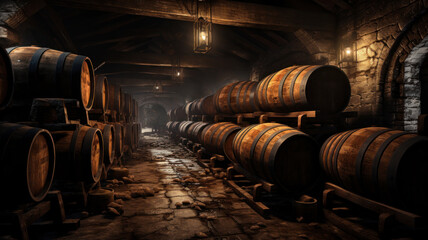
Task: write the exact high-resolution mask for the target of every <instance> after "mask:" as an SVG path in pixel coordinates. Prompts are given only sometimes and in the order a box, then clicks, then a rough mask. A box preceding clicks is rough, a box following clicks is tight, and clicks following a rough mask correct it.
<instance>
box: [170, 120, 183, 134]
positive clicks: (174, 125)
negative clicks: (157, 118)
mask: <svg viewBox="0 0 428 240" xmlns="http://www.w3.org/2000/svg"><path fill="white" fill-rule="evenodd" d="M180 123H181V122H178V121H175V122H172V124H171V127H170V130H169V131H170V132H171V134H172V135H178V134H179V128H180Z"/></svg>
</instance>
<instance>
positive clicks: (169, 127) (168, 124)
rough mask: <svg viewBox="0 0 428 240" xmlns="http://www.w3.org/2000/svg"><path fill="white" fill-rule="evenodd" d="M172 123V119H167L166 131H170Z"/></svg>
mask: <svg viewBox="0 0 428 240" xmlns="http://www.w3.org/2000/svg"><path fill="white" fill-rule="evenodd" d="M172 123H174V122H173V121H169V122H167V123H166V124H165V126H166V130H168V132H171V126H172Z"/></svg>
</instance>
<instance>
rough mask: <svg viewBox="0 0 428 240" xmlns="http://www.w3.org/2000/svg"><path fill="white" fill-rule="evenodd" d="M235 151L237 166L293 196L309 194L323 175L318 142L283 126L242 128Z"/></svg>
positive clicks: (263, 125)
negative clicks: (321, 174) (308, 190)
mask: <svg viewBox="0 0 428 240" xmlns="http://www.w3.org/2000/svg"><path fill="white" fill-rule="evenodd" d="M232 148H233V154H234V156H235V162H236V163H237V164H239V165H240V166H242V167H243V168H244V169H246V170H247V171H248V172H250V173H251V174H253V175H255V176H258V177H260V178H262V179H265V180H267V181H269V182H272V183H276V184H278V185H279V186H280V187H281V188H282V189H283V190H285V191H286V192H288V193H291V194H293V193H296V194H297V193H301V192H303V191H305V190H307V189H308V188H310V187H311V186H312V185H313V184H314V183H315V182H316V180H317V179H318V177H319V175H320V168H319V164H318V163H317V156H318V149H319V148H318V146H317V143H316V142H315V140H314V139H313V138H311V137H310V136H309V135H307V134H305V133H303V132H300V131H298V130H296V129H294V128H291V127H289V126H286V125H283V124H279V123H264V124H255V125H251V126H248V127H246V128H243V129H242V130H241V131H239V132H238V133H237V134H236V136H235V138H234V139H233V144H232Z"/></svg>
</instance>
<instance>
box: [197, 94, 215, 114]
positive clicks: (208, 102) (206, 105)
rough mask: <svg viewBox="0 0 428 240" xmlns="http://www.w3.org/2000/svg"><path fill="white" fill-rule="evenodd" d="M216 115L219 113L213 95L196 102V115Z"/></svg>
mask: <svg viewBox="0 0 428 240" xmlns="http://www.w3.org/2000/svg"><path fill="white" fill-rule="evenodd" d="M216 113H217V110H216V108H215V104H214V96H213V95H210V96H206V97H203V98H200V99H198V100H197V101H196V105H195V114H196V115H209V116H212V115H215V114H216Z"/></svg>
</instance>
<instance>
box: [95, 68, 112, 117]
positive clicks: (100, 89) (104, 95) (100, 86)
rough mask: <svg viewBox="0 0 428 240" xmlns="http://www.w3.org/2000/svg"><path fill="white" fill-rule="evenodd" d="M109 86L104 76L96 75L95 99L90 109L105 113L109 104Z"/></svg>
mask: <svg viewBox="0 0 428 240" xmlns="http://www.w3.org/2000/svg"><path fill="white" fill-rule="evenodd" d="M108 89H109V86H108V81H107V77H106V76H104V75H97V76H96V77H95V97H94V105H93V106H92V109H101V110H102V111H103V112H105V111H106V110H107V109H108V104H109V95H108V94H109V90H108Z"/></svg>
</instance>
